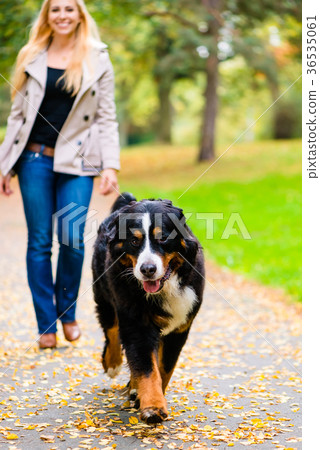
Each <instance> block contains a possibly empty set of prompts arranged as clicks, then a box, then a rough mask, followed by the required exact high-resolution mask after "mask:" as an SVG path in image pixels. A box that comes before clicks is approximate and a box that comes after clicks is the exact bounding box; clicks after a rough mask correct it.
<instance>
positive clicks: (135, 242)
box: [130, 237, 140, 247]
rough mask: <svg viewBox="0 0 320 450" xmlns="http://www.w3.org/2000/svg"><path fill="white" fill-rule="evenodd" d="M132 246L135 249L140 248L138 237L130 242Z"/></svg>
mask: <svg viewBox="0 0 320 450" xmlns="http://www.w3.org/2000/svg"><path fill="white" fill-rule="evenodd" d="M130 243H131V245H133V247H139V246H140V240H139V239H138V238H136V237H134V238H132V239H131V241H130Z"/></svg>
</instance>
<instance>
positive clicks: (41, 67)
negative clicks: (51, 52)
mask: <svg viewBox="0 0 320 450" xmlns="http://www.w3.org/2000/svg"><path fill="white" fill-rule="evenodd" d="M46 67H47V50H46V49H44V50H41V52H40V53H38V55H37V56H36V58H35V59H34V60H33V61H31V63H29V64H28V65H27V67H26V68H25V72H26V73H27V74H28V75H30V76H31V77H32V78H34V79H35V80H37V81H38V83H39V84H40V86H41V87H42V89H43V90H44V89H45V86H46V82H47V71H46Z"/></svg>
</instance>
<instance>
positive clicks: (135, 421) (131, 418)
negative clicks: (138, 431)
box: [129, 416, 139, 425]
mask: <svg viewBox="0 0 320 450" xmlns="http://www.w3.org/2000/svg"><path fill="white" fill-rule="evenodd" d="M129 422H130V423H131V425H136V424H137V423H139V420H138V419H137V417H134V416H131V417H129Z"/></svg>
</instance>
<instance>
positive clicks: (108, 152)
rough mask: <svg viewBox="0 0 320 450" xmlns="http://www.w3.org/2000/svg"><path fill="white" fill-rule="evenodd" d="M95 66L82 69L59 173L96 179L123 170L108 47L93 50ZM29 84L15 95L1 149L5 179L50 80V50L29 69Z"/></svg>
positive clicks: (61, 140)
mask: <svg viewBox="0 0 320 450" xmlns="http://www.w3.org/2000/svg"><path fill="white" fill-rule="evenodd" d="M92 52H93V53H92V56H93V61H94V64H92V66H93V68H92V69H91V70H90V68H89V67H88V66H87V65H86V64H85V63H84V64H83V78H82V84H81V88H80V90H79V92H78V94H77V96H76V98H75V101H74V103H73V106H72V109H71V111H70V113H69V115H68V117H67V119H66V121H65V123H64V125H63V127H62V129H61V131H60V134H59V136H58V139H57V142H56V146H55V154H54V168H53V170H54V171H55V172H62V173H69V174H74V175H98V173H99V171H101V170H102V169H107V168H113V169H119V168H120V162H119V154H120V146H119V134H118V123H117V119H116V108H115V103H114V77H113V68H112V65H111V62H110V59H109V55H108V52H107V50H106V46H105V45H104V44H100V43H97V44H95V47H94V48H93V50H92ZM26 73H27V75H28V78H27V81H26V83H25V84H24V86H23V88H22V90H21V91H20V92H18V93H17V94H16V97H15V99H14V102H13V104H12V108H11V113H10V116H9V118H8V124H7V132H6V136H5V139H4V141H3V143H2V145H1V146H0V170H1V172H2V175H6V174H7V173H8V172H9V171H10V170H11V169H12V168H13V166H14V165H15V163H16V161H17V160H18V158H19V156H20V155H21V153H22V152H23V150H24V148H25V146H26V144H27V142H28V138H29V135H30V132H31V130H32V127H33V124H34V122H35V120H36V116H37V112H38V110H39V108H40V105H41V103H42V100H43V97H44V94H45V86H46V78H47V51H46V50H43V51H42V52H41V53H39V55H38V56H37V58H36V59H35V60H34V61H33V62H32V63H30V64H29V65H28V66H27V67H26Z"/></svg>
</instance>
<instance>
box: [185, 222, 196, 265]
mask: <svg viewBox="0 0 320 450" xmlns="http://www.w3.org/2000/svg"><path fill="white" fill-rule="evenodd" d="M186 229H187V231H188V236H187V237H186V238H185V239H184V242H185V252H184V253H185V254H184V256H185V258H186V259H187V261H188V262H189V263H190V264H194V262H195V260H196V256H197V253H198V250H199V247H200V245H199V242H198V241H197V239H196V238H195V237H194V236H193V235H192V234H191V231H190V228H189V227H188V226H187V225H186Z"/></svg>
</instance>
